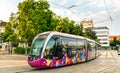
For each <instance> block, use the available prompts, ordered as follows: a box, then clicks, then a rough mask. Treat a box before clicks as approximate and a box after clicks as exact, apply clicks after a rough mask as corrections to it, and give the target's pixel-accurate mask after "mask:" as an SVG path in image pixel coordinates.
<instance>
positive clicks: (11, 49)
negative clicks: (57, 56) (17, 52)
mask: <svg viewBox="0 0 120 73" xmlns="http://www.w3.org/2000/svg"><path fill="white" fill-rule="evenodd" d="M9 49H10V54H12V53H13V46H12V45H10V48H9Z"/></svg>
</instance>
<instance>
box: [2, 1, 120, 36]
mask: <svg viewBox="0 0 120 73" xmlns="http://www.w3.org/2000/svg"><path fill="white" fill-rule="evenodd" d="M47 1H48V2H49V3H50V9H51V10H52V11H53V12H54V13H56V14H57V15H59V16H61V17H69V19H71V20H74V21H76V22H80V21H82V20H84V19H86V20H93V22H94V26H95V27H97V26H107V27H109V29H110V35H120V4H119V3H120V0H105V1H106V5H107V7H108V10H109V13H110V15H111V17H112V19H113V21H112V22H111V21H110V20H109V18H110V16H109V14H108V12H107V10H106V8H105V3H104V0H47ZM19 2H22V0H0V20H3V21H9V16H10V14H11V12H17V6H18V3H19ZM73 5H75V6H76V7H73V8H70V9H68V7H70V6H73ZM104 20H107V21H104ZM101 21H104V22H101ZM98 22H100V23H98Z"/></svg>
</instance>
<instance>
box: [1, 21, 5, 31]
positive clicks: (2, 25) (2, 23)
mask: <svg viewBox="0 0 120 73" xmlns="http://www.w3.org/2000/svg"><path fill="white" fill-rule="evenodd" d="M5 26H6V22H3V21H2V20H0V33H3V32H4V29H5Z"/></svg>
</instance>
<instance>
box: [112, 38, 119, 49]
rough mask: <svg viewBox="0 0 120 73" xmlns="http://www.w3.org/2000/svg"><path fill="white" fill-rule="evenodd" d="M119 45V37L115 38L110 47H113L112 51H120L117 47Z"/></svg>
mask: <svg viewBox="0 0 120 73" xmlns="http://www.w3.org/2000/svg"><path fill="white" fill-rule="evenodd" d="M119 44H120V41H119V39H118V40H117V37H115V38H114V40H113V41H112V42H110V46H111V47H112V49H115V50H118V48H117V45H119ZM113 47H114V48H113Z"/></svg>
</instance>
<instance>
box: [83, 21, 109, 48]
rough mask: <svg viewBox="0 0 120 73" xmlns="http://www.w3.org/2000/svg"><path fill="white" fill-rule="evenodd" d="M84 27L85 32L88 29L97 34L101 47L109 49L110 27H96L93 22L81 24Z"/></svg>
mask: <svg viewBox="0 0 120 73" xmlns="http://www.w3.org/2000/svg"><path fill="white" fill-rule="evenodd" d="M81 24H82V25H83V32H84V31H85V29H86V28H92V29H93V31H95V32H96V36H97V39H98V40H99V41H100V44H101V46H103V47H109V29H108V27H94V26H93V21H92V20H88V21H86V20H84V21H82V22H81Z"/></svg>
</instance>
